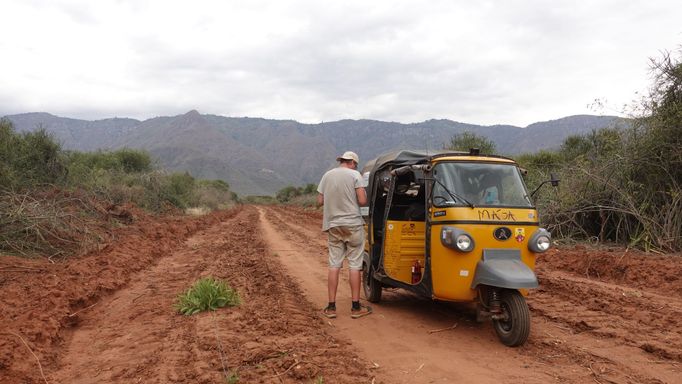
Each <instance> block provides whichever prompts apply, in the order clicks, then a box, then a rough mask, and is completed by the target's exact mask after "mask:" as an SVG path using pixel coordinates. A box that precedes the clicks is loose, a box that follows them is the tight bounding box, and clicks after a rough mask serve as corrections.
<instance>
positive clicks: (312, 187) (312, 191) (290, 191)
mask: <svg viewBox="0 0 682 384" xmlns="http://www.w3.org/2000/svg"><path fill="white" fill-rule="evenodd" d="M316 194H317V185H316V184H306V186H305V187H294V186H293V185H289V186H287V187H284V188H282V189H280V190H279V191H277V194H276V195H275V198H276V199H277V201H279V202H280V203H290V202H292V201H293V200H294V199H296V198H297V197H299V196H306V197H309V196H310V195H316ZM296 200H306V201H307V200H308V199H307V198H304V199H296Z"/></svg>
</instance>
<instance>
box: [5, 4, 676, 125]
mask: <svg viewBox="0 0 682 384" xmlns="http://www.w3.org/2000/svg"><path fill="white" fill-rule="evenodd" d="M2 13H3V16H4V17H3V23H0V52H2V56H3V58H2V60H0V84H1V86H0V100H2V101H3V103H2V106H0V113H20V112H28V111H47V112H51V113H56V114H61V115H66V116H71V117H81V118H104V117H109V116H113V115H116V116H129V117H135V118H142V119H144V118H148V117H152V116H157V115H174V114H179V113H183V112H185V111H187V110H190V109H197V110H199V111H200V112H202V113H214V114H221V115H228V116H258V117H266V118H280V119H289V118H291V119H296V120H299V121H305V122H317V121H331V120H336V119H343V118H372V119H380V120H390V121H401V122H415V121H422V120H426V119H430V118H449V119H453V120H458V121H463V122H469V123H477V124H500V123H501V124H515V125H520V126H525V125H527V124H530V123H533V122H536V121H541V120H548V119H552V118H559V117H563V116H566V115H570V114H579V113H591V112H592V111H590V110H589V109H587V107H586V106H587V105H588V104H589V103H590V102H591V101H592V100H594V99H595V98H606V99H608V100H609V102H610V103H611V105H613V106H615V107H620V106H621V105H622V104H624V103H627V102H628V101H629V100H631V99H632V98H633V95H634V92H635V91H642V90H643V89H644V88H645V87H646V86H647V84H648V83H649V80H648V72H647V64H648V58H649V57H656V56H657V55H658V53H659V51H661V50H674V49H677V48H678V47H679V44H680V42H682V24H680V23H679V20H682V8H680V7H678V6H677V5H676V2H673V1H653V0H652V1H650V2H646V3H641V2H637V3H635V2H623V1H606V0H601V1H591V2H586V1H582V2H581V1H578V2H576V1H555V2H551V3H547V2H542V1H531V2H528V1H488V2H481V3H479V2H468V1H454V2H453V1H428V2H424V1H373V2H364V1H348V2H319V1H303V0H297V1H248V2H246V1H217V0H216V1H194V2H184V1H156V0H149V1H132V0H131V1H116V0H102V1H97V2H88V1H77V0H62V1H38V0H32V1H19V0H9V1H4V2H3V5H2ZM604 112H605V113H614V112H613V111H610V110H607V111H604Z"/></svg>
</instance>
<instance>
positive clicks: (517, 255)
mask: <svg viewBox="0 0 682 384" xmlns="http://www.w3.org/2000/svg"><path fill="white" fill-rule="evenodd" d="M479 285H487V286H491V287H499V288H509V289H523V288H537V287H538V278H537V276H535V272H533V270H531V269H530V268H528V266H527V265H526V264H524V263H523V262H522V261H521V251H520V250H518V249H484V250H483V257H482V258H481V260H479V262H478V264H477V265H476V273H475V275H474V280H473V281H472V282H471V288H472V289H476V288H477V287H478V286H479Z"/></svg>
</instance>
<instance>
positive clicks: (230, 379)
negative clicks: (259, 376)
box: [225, 370, 239, 384]
mask: <svg viewBox="0 0 682 384" xmlns="http://www.w3.org/2000/svg"><path fill="white" fill-rule="evenodd" d="M225 382H226V383H227V384H237V383H239V372H237V371H236V370H235V371H230V375H229V376H227V377H226V378H225Z"/></svg>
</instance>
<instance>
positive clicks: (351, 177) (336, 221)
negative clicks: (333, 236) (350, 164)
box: [317, 167, 364, 231]
mask: <svg viewBox="0 0 682 384" xmlns="http://www.w3.org/2000/svg"><path fill="white" fill-rule="evenodd" d="M360 187H364V183H363V181H362V176H361V175H360V172H358V171H356V170H353V169H349V168H344V167H337V168H334V169H332V170H329V171H327V173H325V174H324V176H322V180H320V184H319V185H318V186H317V192H319V193H321V194H323V195H324V211H323V212H324V213H323V217H322V230H323V231H327V230H329V228H331V227H340V226H348V227H351V226H356V225H362V224H363V220H362V216H360V206H359V205H358V198H357V195H356V193H355V188H360Z"/></svg>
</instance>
